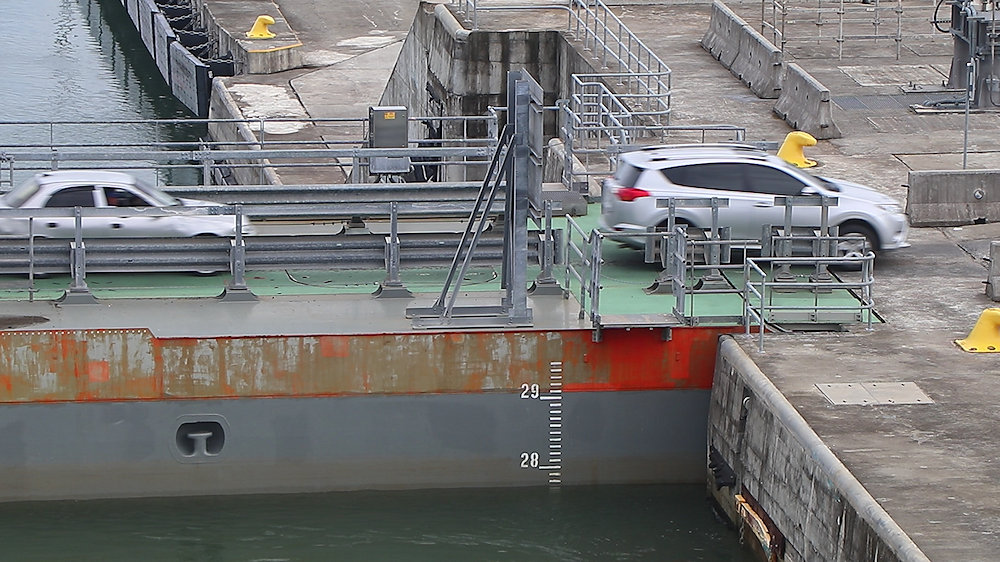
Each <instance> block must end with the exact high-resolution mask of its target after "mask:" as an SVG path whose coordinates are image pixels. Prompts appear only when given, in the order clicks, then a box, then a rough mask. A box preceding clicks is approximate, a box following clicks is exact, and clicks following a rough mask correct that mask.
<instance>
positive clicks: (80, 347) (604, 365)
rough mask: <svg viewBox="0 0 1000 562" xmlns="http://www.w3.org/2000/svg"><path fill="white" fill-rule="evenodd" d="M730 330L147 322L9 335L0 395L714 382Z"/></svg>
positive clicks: (96, 396) (4, 337)
mask: <svg viewBox="0 0 1000 562" xmlns="http://www.w3.org/2000/svg"><path fill="white" fill-rule="evenodd" d="M729 331H732V328H717V327H691V328H675V329H674V330H673V331H672V338H671V339H670V340H668V341H664V340H663V339H662V337H661V332H660V331H658V330H645V329H631V330H627V329H620V330H611V329H609V330H606V331H605V332H604V333H603V338H602V341H600V342H594V341H593V340H592V332H590V331H589V330H553V331H484V332H431V333H427V332H420V333H405V334H369V335H362V336H358V335H318V336H268V337H206V338H157V337H154V336H153V335H152V333H151V332H149V331H148V330H145V329H124V330H122V329H116V330H77V331H42V330H35V331H32V330H24V331H8V332H3V333H0V402H4V403H25V402H51V401H103V400H151V399H152V400H156V399H191V398H196V399H203V398H244V397H279V396H286V397H292V396H324V395H349V394H362V395H364V394H421V393H479V392H491V391H512V390H516V389H519V388H520V385H521V384H524V383H529V384H530V383H537V384H539V385H542V386H543V387H544V386H545V385H546V384H547V382H548V365H549V363H550V362H552V361H561V362H562V363H563V369H564V389H565V390H566V391H595V390H598V391H616V390H669V389H708V388H710V387H711V384H712V368H713V358H714V356H715V349H716V345H717V340H718V336H719V335H720V334H721V333H723V332H729Z"/></svg>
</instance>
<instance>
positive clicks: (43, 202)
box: [0, 170, 254, 238]
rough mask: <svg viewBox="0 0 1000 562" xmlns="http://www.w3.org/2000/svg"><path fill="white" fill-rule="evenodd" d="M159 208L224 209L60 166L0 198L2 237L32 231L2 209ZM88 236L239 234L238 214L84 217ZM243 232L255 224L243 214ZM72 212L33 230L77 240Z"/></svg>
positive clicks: (123, 177) (114, 175)
mask: <svg viewBox="0 0 1000 562" xmlns="http://www.w3.org/2000/svg"><path fill="white" fill-rule="evenodd" d="M73 207H87V208H95V207H96V208H113V207H139V208H141V207H158V208H161V209H172V208H173V209H177V208H181V207H221V205H219V204H218V203H213V202H211V201H200V200H197V199H178V198H176V197H173V196H171V195H169V194H167V193H164V192H163V191H160V190H159V189H157V188H155V187H153V186H151V185H149V184H147V183H145V182H144V181H142V180H139V179H138V178H136V177H135V176H133V175H132V174H128V173H123V172H108V171H95V170H61V171H53V172H44V173H40V174H36V175H35V176H33V177H32V178H30V179H28V180H26V181H25V182H23V183H21V184H20V185H18V186H17V187H16V188H14V189H13V190H11V191H10V192H8V193H6V194H4V195H3V197H0V235H17V236H27V235H28V218H25V217H9V216H6V217H5V216H3V212H2V210H3V209H51V208H62V209H66V208H73ZM81 222H82V224H81V226H82V229H83V236H84V237H86V238H142V237H164V238H169V237H190V236H205V235H208V236H223V237H231V236H235V235H236V216H235V215H232V214H229V215H225V214H209V215H183V214H178V215H175V216H173V215H172V216H141V215H140V216H102V217H83V219H82V221H81ZM242 226H243V228H242V232H243V234H252V233H253V232H254V228H253V225H251V224H250V221H249V219H247V218H246V217H244V218H243V225H242ZM75 228H76V222H75V218H74V217H72V216H63V217H45V216H40V217H36V218H35V219H34V228H33V230H34V234H35V235H36V236H40V237H47V238H72V237H74V236H75Z"/></svg>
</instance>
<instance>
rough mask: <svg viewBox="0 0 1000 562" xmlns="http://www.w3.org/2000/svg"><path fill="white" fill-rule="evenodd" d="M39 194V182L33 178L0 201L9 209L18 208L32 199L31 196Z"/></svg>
mask: <svg viewBox="0 0 1000 562" xmlns="http://www.w3.org/2000/svg"><path fill="white" fill-rule="evenodd" d="M37 192H38V182H37V181H35V178H31V179H30V180H28V181H25V182H24V183H22V184H21V185H19V186H17V187H15V188H14V189H12V190H10V191H9V192H7V193H6V194H4V196H3V197H2V198H0V201H3V204H4V205H7V206H8V207H14V208H16V207H20V206H21V205H23V204H24V202H25V201H27V200H28V199H30V198H31V196H32V195H34V194H35V193H37Z"/></svg>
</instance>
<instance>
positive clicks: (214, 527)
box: [0, 486, 752, 562]
mask: <svg viewBox="0 0 1000 562" xmlns="http://www.w3.org/2000/svg"><path fill="white" fill-rule="evenodd" d="M0 543H2V544H3V545H4V552H5V554H6V555H7V556H12V558H10V559H16V560H47V561H48V560H107V561H114V560H123V561H124V560H145V561H150V562H152V561H161V560H162V561H192V562H195V561H198V562H211V561H220V562H221V561H230V560H247V561H251V560H411V561H421V560H428V561H431V560H433V561H438V560H496V561H506V560H510V561H515V560H516V561H532V560H539V561H547V560H553V561H555V560H657V561H678V562H680V561H700V560H704V561H711V562H722V561H727V562H749V561H750V560H752V558H751V557H750V555H749V554H747V553H746V552H745V551H744V550H743V549H741V547H740V545H739V544H738V539H737V537H736V535H735V533H734V532H732V531H730V530H728V529H727V528H726V527H724V526H723V525H722V524H720V523H718V522H717V521H715V519H714V518H713V515H712V512H711V510H710V509H709V507H708V504H707V503H706V500H705V493H704V488H703V487H700V486H602V487H592V488H591V487H583V488H573V487H568V488H562V489H560V490H555V491H553V490H549V489H546V488H511V489H507V488H505V489H488V490H433V491H396V492H349V493H331V494H310V495H294V496H240V497H215V498H198V499H141V500H115V501H88V502H35V503H21V504H7V505H0Z"/></svg>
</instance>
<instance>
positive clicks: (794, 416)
mask: <svg viewBox="0 0 1000 562" xmlns="http://www.w3.org/2000/svg"><path fill="white" fill-rule="evenodd" d="M708 442H709V446H710V451H712V450H714V451H717V454H716V455H715V458H714V461H715V462H714V467H715V474H717V475H719V477H718V478H719V479H718V480H716V481H715V485H713V483H712V479H711V478H710V490H711V492H712V494H713V497H714V498H715V499H716V500H717V501H718V503H719V504H720V506H722V508H723V509H724V511H726V512H727V513H728V514H729V516H730V517H731V518H732V519H733V520H734V521H737V522H739V518H738V516H737V515H736V508H735V499H734V497H735V495H736V494H739V493H740V492H746V493H748V494H749V495H750V496H752V497H753V498H755V499H756V501H757V503H758V504H759V510H760V513H762V514H763V516H764V518H765V519H770V521H772V522H773V524H774V527H775V528H776V530H777V531H779V532H780V534H781V535H783V536H784V550H785V556H784V560H785V561H787V562H790V561H798V560H802V561H808V560H871V561H879V562H881V561H886V562H889V561H895V560H923V559H925V558H923V555H922V554H921V553H920V551H919V550H918V549H917V547H916V546H915V545H914V544H913V542H912V541H911V540H910V539H909V537H907V536H906V535H905V534H903V532H902V530H900V529H899V527H898V525H896V523H895V522H894V521H893V520H892V519H891V518H890V517H889V515H888V514H887V513H886V512H885V510H883V509H882V507H881V506H880V505H879V504H878V503H877V502H876V501H875V499H874V498H872V497H871V495H870V494H868V492H867V491H866V490H865V489H864V487H863V486H861V484H860V483H859V482H858V481H857V479H856V478H854V476H853V475H851V474H850V472H848V470H847V468H846V467H844V465H843V464H842V463H841V462H840V461H839V460H838V459H837V458H836V456H835V455H834V454H833V452H832V451H830V449H829V448H828V447H827V446H826V445H825V444H824V443H823V442H822V440H821V439H820V438H819V436H817V435H816V433H815V432H814V431H813V430H812V429H811V428H810V427H809V426H808V425H807V424H806V422H805V420H803V419H802V417H801V416H800V415H799V414H798V412H797V411H796V410H795V408H794V407H793V406H792V405H791V404H790V403H789V402H788V401H787V400H786V399H785V398H784V397H783V396H782V395H781V393H780V392H779V391H778V390H777V389H776V388H775V387H774V385H773V384H771V382H770V381H769V380H768V379H767V377H766V376H765V375H764V374H763V373H761V372H760V370H759V369H758V368H757V366H756V365H755V364H754V363H753V362H752V361H751V360H750V359H749V357H748V356H747V355H746V353H744V352H743V350H742V349H741V348H740V346H739V344H738V343H737V342H736V340H734V339H733V338H732V337H730V336H723V337H722V340H721V342H720V344H719V352H718V356H717V360H716V365H715V379H714V382H713V387H712V398H711V403H710V406H709V430H708ZM726 469H731V471H732V472H731V473H727V470H726ZM727 475H728V476H729V477H730V478H729V480H728V481H727V482H726V481H725V480H726V476H727ZM718 484H726V485H722V486H721V487H719V486H718Z"/></svg>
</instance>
